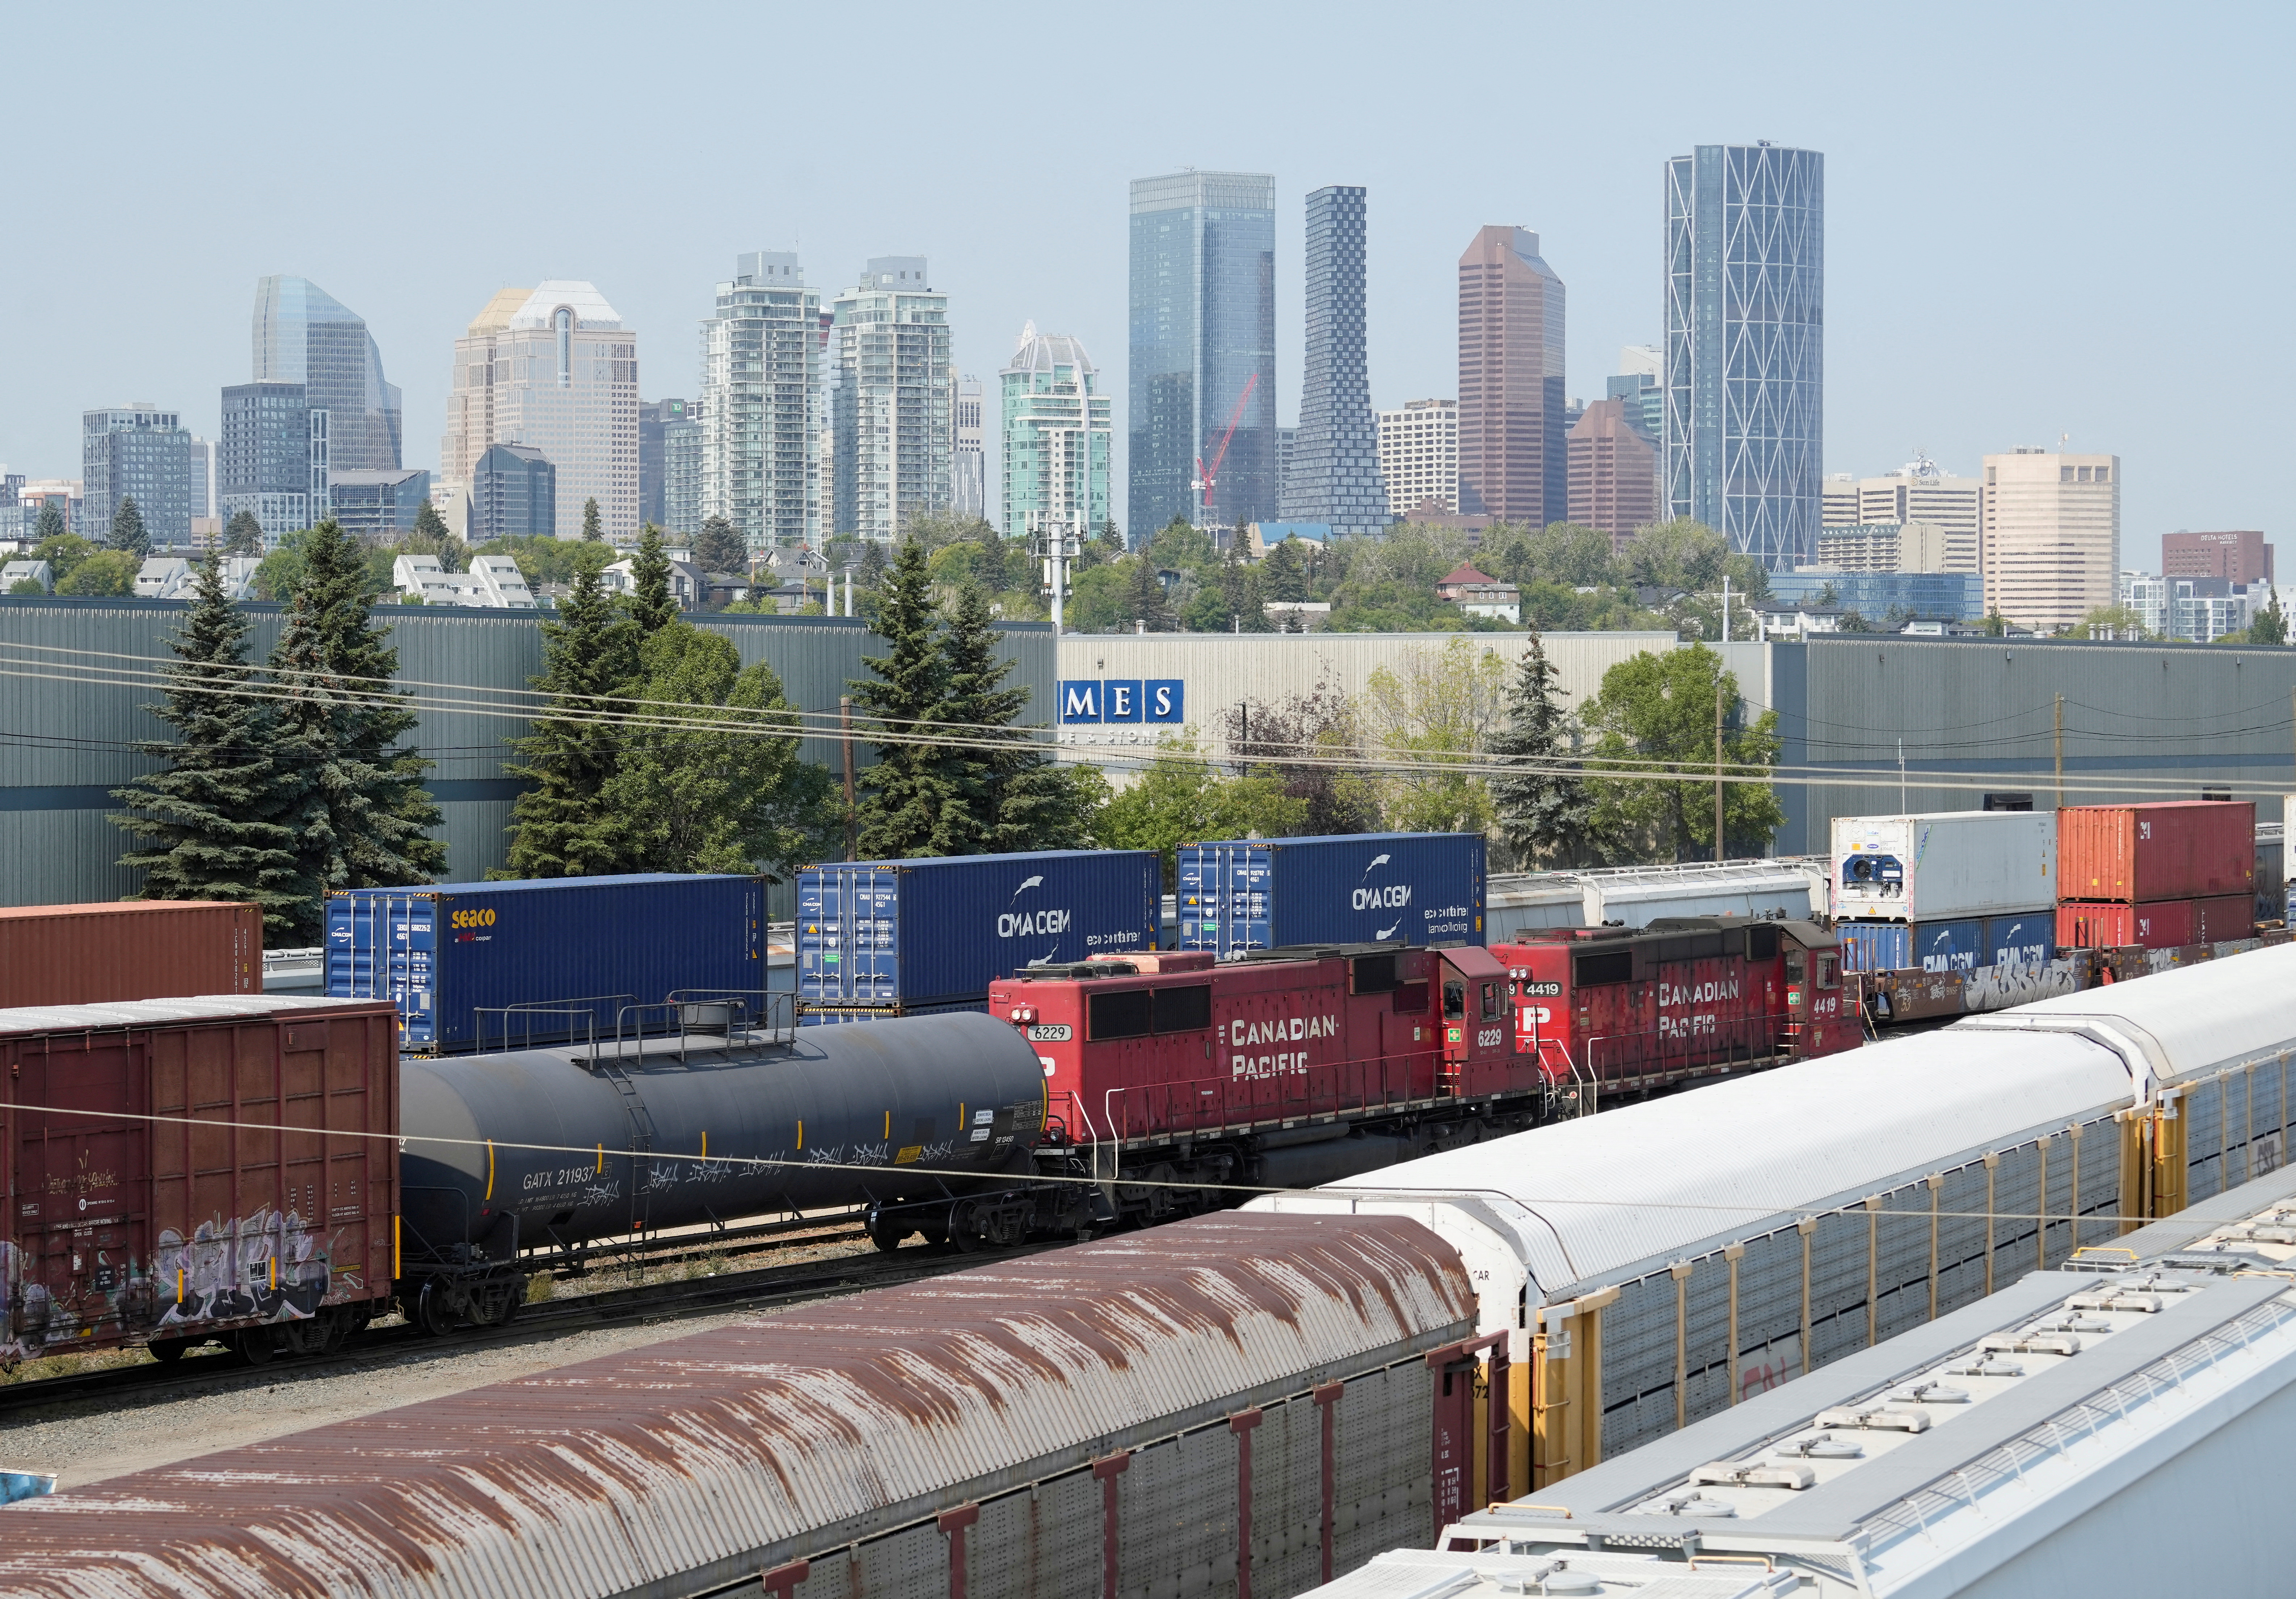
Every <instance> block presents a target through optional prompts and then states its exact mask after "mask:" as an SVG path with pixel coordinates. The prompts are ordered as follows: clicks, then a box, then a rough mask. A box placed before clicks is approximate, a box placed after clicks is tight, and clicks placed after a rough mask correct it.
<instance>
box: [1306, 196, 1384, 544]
mask: <svg viewBox="0 0 2296 1599" xmlns="http://www.w3.org/2000/svg"><path fill="white" fill-rule="evenodd" d="M1364 232H1365V203H1364V191H1363V190H1361V189H1358V188H1347V187H1341V186H1337V185H1334V186H1333V187H1331V188H1324V189H1318V190H1316V192H1315V193H1312V194H1310V195H1308V248H1307V251H1306V255H1305V264H1306V267H1307V294H1306V296H1305V299H1304V305H1305V309H1306V314H1307V316H1306V324H1307V341H1306V347H1305V348H1306V355H1307V363H1306V366H1305V368H1304V370H1303V372H1302V373H1301V378H1300V428H1299V433H1298V437H1297V438H1296V439H1294V440H1293V443H1292V453H1291V455H1290V458H1289V459H1288V460H1287V461H1286V462H1285V463H1284V467H1283V520H1284V521H1287V522H1324V523H1328V524H1329V525H1330V527H1331V529H1332V531H1333V532H1334V533H1337V534H1340V535H1342V536H1345V535H1349V534H1354V535H1369V534H1374V533H1378V532H1380V531H1382V529H1385V528H1386V526H1387V488H1386V486H1385V484H1384V483H1383V482H1382V479H1381V476H1380V468H1379V430H1378V427H1377V424H1376V423H1375V422H1374V418H1373V414H1372V408H1371V378H1370V375H1369V373H1368V370H1367V362H1366V359H1365V349H1364V316H1365V262H1364Z"/></svg>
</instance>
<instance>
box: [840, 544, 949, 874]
mask: <svg viewBox="0 0 2296 1599" xmlns="http://www.w3.org/2000/svg"><path fill="white" fill-rule="evenodd" d="M938 621H939V612H938V610H937V608H936V607H935V605H934V603H933V597H932V584H931V577H930V575H929V574H928V572H927V570H926V566H925V546H924V544H923V542H922V540H920V539H914V538H906V539H903V540H902V541H901V547H900V552H899V553H898V556H897V557H896V559H895V561H894V563H893V570H892V574H891V576H890V578H888V579H887V581H886V582H885V584H884V586H883V587H882V589H881V592H880V594H879V596H878V603H877V607H876V614H875V615H874V616H873V617H872V618H871V619H870V622H869V627H870V630H871V631H872V632H873V633H875V634H876V635H878V636H879V637H881V638H882V639H883V640H884V641H885V643H886V645H887V649H886V652H885V653H884V654H883V655H881V656H877V655H872V656H866V657H864V664H865V665H866V666H867V667H868V668H869V670H870V672H871V674H872V676H873V680H862V681H857V682H856V683H855V684H854V685H853V708H854V710H855V713H856V715H857V717H866V718H868V719H869V720H870V722H871V723H872V724H873V729H874V731H876V732H878V733H881V734H892V735H897V736H893V737H888V738H885V739H883V740H882V741H881V742H875V748H876V751H877V764H876V765H875V766H873V767H870V768H869V769H868V771H867V772H866V773H865V775H864V776H863V779H862V790H863V792H862V794H861V795H860V797H859V810H860V817H859V822H860V840H859V846H860V847H859V853H860V855H861V857H863V858H864V859H865V860H893V859H900V858H903V857H908V856H913V855H929V854H931V853H933V840H934V839H935V838H936V837H937V836H939V834H940V829H941V811H942V809H943V808H944V807H945V806H946V805H947V800H948V795H947V788H946V778H945V775H944V774H943V772H942V769H941V762H940V758H939V752H938V751H937V750H935V749H934V748H933V746H931V745H930V744H924V743H912V742H906V738H903V737H900V736H898V735H904V734H906V735H915V734H931V733H933V732H935V731H936V729H935V728H934V727H933V726H931V725H932V724H933V723H934V722H936V721H937V720H938V719H939V715H940V711H941V709H942V707H943V706H944V705H945V704H946V703H947V699H948V678H947V670H948V663H947V658H946V657H945V656H944V655H943V654H942V652H941V649H940V642H939V638H938V637H937V636H936V631H937V629H936V626H935V624H936V623H937V622H938Z"/></svg>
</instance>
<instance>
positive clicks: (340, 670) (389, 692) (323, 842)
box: [271, 520, 447, 936]
mask: <svg viewBox="0 0 2296 1599" xmlns="http://www.w3.org/2000/svg"><path fill="white" fill-rule="evenodd" d="M302 554H303V561H304V570H303V578H302V581H301V582H300V583H299V584H298V585H297V586H296V589H295V600H294V603H293V605H292V606H291V608H290V609H289V611H288V613H287V620H286V623H285V625H284V627H282V629H281V631H280V635H279V643H278V645H277V646H276V647H275V649H274V650H273V651H272V653H271V669H272V679H273V683H274V685H275V687H277V688H278V689H279V690H281V691H282V692H283V693H284V695H285V696H286V697H285V699H284V700H283V702H282V703H281V704H280V707H279V710H278V726H279V729H280V735H281V743H282V747H283V749H285V750H289V751H291V753H292V755H293V756H294V757H295V758H299V759H301V760H304V761H306V762H307V763H308V765H309V771H310V778H311V781H310V784H309V786H308V788H307V790H306V791H304V792H302V793H301V794H300V795H299V797H298V799H297V801H296V804H295V806H294V808H292V810H291V812H290V813H289V815H288V817H287V820H288V824H289V825H290V826H291V828H292V829H293V830H294V832H295V845H294V848H295V850H296V854H297V857H298V859H299V862H300V863H301V865H302V868H303V872H304V874H305V875H306V876H307V877H308V878H309V879H311V880H313V881H316V882H317V883H318V884H319V885H320V886H321V887H323V888H324V889H325V890H335V889H364V888H383V887H396V886H398V885H402V884H409V883H418V882H429V881H434V880H435V879H436V878H437V877H438V874H439V873H440V872H442V871H444V870H445V869H446V865H447V847H446V846H445V845H444V844H443V843H441V842H439V840H436V839H432V838H430V837H428V836H427V834H428V832H429V830H430V829H431V828H435V827H437V826H438V825H439V823H440V821H441V817H440V815H439V808H438V806H437V804H436V803H435V802H434V801H433V800H432V799H431V798H430V794H429V792H428V791H425V790H424V788H423V787H422V774H423V772H424V770H425V769H426V768H427V767H430V764H431V763H430V761H428V760H425V759H424V758H422V755H421V754H420V753H418V752H416V751H414V750H401V749H397V748H395V746H396V745H397V744H398V742H399V740H401V739H403V738H404V737H405V736H406V734H408V733H410V732H412V731H413V730H414V723H415V715H414V709H413V707H412V706H411V705H409V704H408V702H407V701H406V699H405V698H404V697H403V696H401V695H400V694H398V693H396V692H395V691H394V690H393V689H392V688H391V686H390V680H391V679H392V678H393V677H395V676H398V651H397V650H395V649H393V648H391V646H390V644H389V633H388V631H387V629H385V628H384V627H381V625H379V624H377V623H376V622H375V621H374V619H373V615H372V609H373V596H372V595H371V594H368V593H367V592H366V585H365V562H364V561H363V560H362V559H361V556H360V553H359V548H358V545H357V544H356V543H355V542H354V541H353V540H352V539H350V538H349V537H348V536H346V535H345V534H344V532H343V530H342V529H341V528H340V527H339V526H337V525H336V523H335V522H334V521H332V520H330V521H323V522H321V523H320V524H319V525H318V526H317V527H316V528H314V529H311V531H310V533H309V535H308V536H307V537H306V538H305V540H304V542H303V546H302ZM319 916H320V909H319V907H318V906H314V907H313V909H312V917H313V922H312V931H313V933H314V935H315V936H316V932H317V929H318V919H319Z"/></svg>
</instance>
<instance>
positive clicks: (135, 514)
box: [111, 494, 152, 560]
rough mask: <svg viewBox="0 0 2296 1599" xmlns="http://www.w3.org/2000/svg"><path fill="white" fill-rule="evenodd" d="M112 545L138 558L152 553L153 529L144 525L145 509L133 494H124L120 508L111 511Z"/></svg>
mask: <svg viewBox="0 0 2296 1599" xmlns="http://www.w3.org/2000/svg"><path fill="white" fill-rule="evenodd" d="M111 547H112V548H113V549H115V550H122V551H125V552H126V553H128V554H130V555H133V556H135V557H136V558H137V559H138V560H141V559H143V557H144V556H146V555H149V554H150V553H152V530H151V529H149V528H146V527H145V526H144V525H143V507H142V506H140V505H138V504H136V503H135V496H134V495H132V494H130V495H122V496H120V500H119V510H117V511H115V512H112V513H111Z"/></svg>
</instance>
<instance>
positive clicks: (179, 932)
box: [0, 899, 263, 1005]
mask: <svg viewBox="0 0 2296 1599" xmlns="http://www.w3.org/2000/svg"><path fill="white" fill-rule="evenodd" d="M262 988H263V913H262V912H261V911H258V909H256V908H255V906H251V905H241V904H238V903H236V902H234V901H230V900H220V899H173V900H171V899H128V900H123V901H120V902H119V903H117V904H110V905H19V906H9V907H7V908H5V909H0V1005H94V1004H98V1003H101V1002H102V1001H105V1000H115V999H168V998H174V997H176V996H182V995H187V994H254V993H258V992H260V991H261V989H262Z"/></svg>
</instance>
